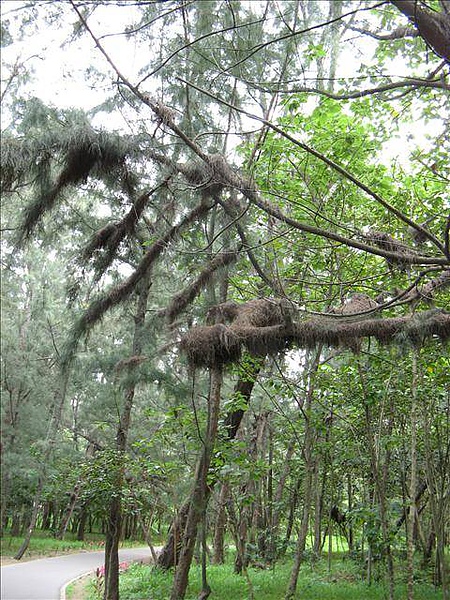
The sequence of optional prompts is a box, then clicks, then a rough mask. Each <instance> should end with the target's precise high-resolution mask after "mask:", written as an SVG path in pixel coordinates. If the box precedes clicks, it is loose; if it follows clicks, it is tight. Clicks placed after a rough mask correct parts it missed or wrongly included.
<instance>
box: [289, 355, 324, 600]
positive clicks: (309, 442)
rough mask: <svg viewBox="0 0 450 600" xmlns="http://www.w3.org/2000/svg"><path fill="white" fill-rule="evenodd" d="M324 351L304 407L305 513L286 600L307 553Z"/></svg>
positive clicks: (311, 375) (317, 357) (316, 360)
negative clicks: (316, 413) (314, 408)
mask: <svg viewBox="0 0 450 600" xmlns="http://www.w3.org/2000/svg"><path fill="white" fill-rule="evenodd" d="M321 352H322V349H321V348H319V349H318V350H317V352H316V355H315V357H314V359H313V361H312V364H311V367H310V369H309V373H308V379H309V382H308V391H307V394H306V402H305V405H304V415H305V440H304V447H303V456H304V461H305V475H304V478H303V512H302V520H301V524H300V532H299V535H298V538H297V546H296V549H295V558H294V564H293V566H292V569H291V576H290V579H289V584H288V588H287V591H286V596H285V600H293V598H294V597H295V591H296V589H297V582H298V575H299V572H300V566H301V564H302V562H303V555H304V552H305V546H306V538H307V535H308V526H309V515H310V510H311V500H312V483H313V475H314V465H315V460H314V457H313V447H314V440H315V432H314V428H313V425H312V422H311V409H312V404H313V397H314V392H315V379H316V374H317V369H318V368H319V361H320V355H321Z"/></svg>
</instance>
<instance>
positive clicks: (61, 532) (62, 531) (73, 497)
mask: <svg viewBox="0 0 450 600" xmlns="http://www.w3.org/2000/svg"><path fill="white" fill-rule="evenodd" d="M80 488H81V482H80V481H78V482H77V483H76V485H75V487H74V489H73V491H72V493H71V494H70V498H69V502H68V504H67V507H66V509H65V511H64V513H63V516H62V519H61V523H60V525H59V529H58V531H57V533H56V536H55V537H56V539H57V540H62V539H64V536H65V535H66V532H67V528H68V526H69V521H70V519H71V517H72V514H73V511H74V509H75V505H76V503H77V500H78V496H79V494H80Z"/></svg>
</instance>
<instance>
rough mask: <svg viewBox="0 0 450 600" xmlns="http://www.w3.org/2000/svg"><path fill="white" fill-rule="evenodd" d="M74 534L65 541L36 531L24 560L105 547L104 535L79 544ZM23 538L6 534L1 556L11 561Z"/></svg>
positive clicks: (0, 546) (134, 544)
mask: <svg viewBox="0 0 450 600" xmlns="http://www.w3.org/2000/svg"><path fill="white" fill-rule="evenodd" d="M74 538H75V535H73V534H70V533H68V534H66V537H65V539H64V540H57V539H55V538H54V537H49V534H48V532H47V531H46V532H44V531H36V532H35V533H34V534H33V537H32V538H31V541H30V545H29V547H28V550H27V551H26V553H25V555H24V559H30V558H42V557H44V556H57V555H59V554H65V553H68V552H83V551H84V552H86V551H89V550H101V549H102V548H103V547H104V535H103V534H100V533H98V534H96V533H94V534H88V535H87V536H86V540H85V541H84V542H79V541H77V540H76V539H74ZM22 542H23V537H11V536H10V535H7V534H5V535H4V536H3V537H2V538H1V539H0V549H1V556H2V558H4V559H9V558H12V557H13V556H14V554H15V553H16V552H17V550H18V549H19V547H20V545H21V543H22ZM123 545H124V546H127V547H129V546H142V545H145V544H144V542H142V541H140V542H139V541H138V542H129V541H127V542H126V543H124V544H123Z"/></svg>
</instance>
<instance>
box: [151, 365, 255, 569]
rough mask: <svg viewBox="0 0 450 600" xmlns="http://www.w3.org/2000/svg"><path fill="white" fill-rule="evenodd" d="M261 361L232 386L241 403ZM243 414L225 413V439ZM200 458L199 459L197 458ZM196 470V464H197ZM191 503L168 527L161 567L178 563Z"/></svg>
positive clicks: (234, 431) (235, 429) (242, 411)
mask: <svg viewBox="0 0 450 600" xmlns="http://www.w3.org/2000/svg"><path fill="white" fill-rule="evenodd" d="M262 364H263V363H262V361H259V362H257V361H255V362H253V363H252V364H251V367H250V368H249V370H248V371H247V372H245V373H243V374H242V376H241V378H240V379H239V380H238V381H237V383H236V386H235V388H234V392H233V396H232V397H236V398H240V399H241V400H243V404H245V405H246V406H248V404H249V402H250V396H251V394H252V391H253V387H254V385H255V382H256V379H257V377H258V374H259V371H260V370H261V367H262ZM244 414H245V409H244V408H242V407H241V408H239V409H238V410H234V411H232V412H230V413H228V414H227V416H226V417H225V420H224V424H223V437H224V439H225V440H228V441H231V440H234V439H235V437H236V434H237V432H238V429H239V426H240V424H241V421H242V418H243V416H244ZM199 460H201V459H199ZM197 470H198V466H197ZM215 483H216V481H215V480H214V479H213V480H211V479H210V481H209V483H208V487H207V489H206V502H208V499H209V495H210V493H211V492H212V490H213V488H214V485H215ZM190 505H191V497H189V498H188V499H187V500H186V501H185V502H184V503H183V504H182V506H181V508H180V510H179V511H178V512H177V514H176V516H175V518H174V520H173V521H172V524H171V526H170V529H169V533H168V536H167V541H166V543H165V545H164V547H163V549H162V550H161V552H160V554H159V556H158V562H157V565H158V567H159V568H161V569H164V570H166V569H170V568H172V567H174V566H175V565H176V564H177V563H178V557H179V552H180V546H181V540H182V538H183V532H184V529H185V526H186V520H187V516H188V512H189V507H190Z"/></svg>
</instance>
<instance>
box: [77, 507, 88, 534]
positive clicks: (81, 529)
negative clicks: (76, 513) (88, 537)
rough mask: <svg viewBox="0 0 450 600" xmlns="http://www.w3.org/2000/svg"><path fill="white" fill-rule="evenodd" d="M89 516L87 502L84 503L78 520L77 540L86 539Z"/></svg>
mask: <svg viewBox="0 0 450 600" xmlns="http://www.w3.org/2000/svg"><path fill="white" fill-rule="evenodd" d="M87 517H88V509H87V503H84V504H83V505H82V507H81V512H80V520H79V521H78V529H77V540H78V541H79V542H83V541H84V537H85V531H86V522H87Z"/></svg>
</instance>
